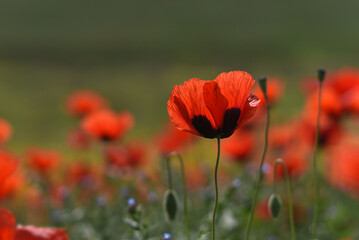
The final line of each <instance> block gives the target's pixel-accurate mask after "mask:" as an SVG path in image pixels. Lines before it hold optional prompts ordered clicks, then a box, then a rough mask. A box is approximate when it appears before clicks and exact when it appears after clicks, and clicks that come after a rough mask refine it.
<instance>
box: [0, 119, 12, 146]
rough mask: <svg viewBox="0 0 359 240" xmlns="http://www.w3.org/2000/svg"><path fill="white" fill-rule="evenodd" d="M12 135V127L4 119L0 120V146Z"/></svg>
mask: <svg viewBox="0 0 359 240" xmlns="http://www.w3.org/2000/svg"><path fill="white" fill-rule="evenodd" d="M11 135H12V127H11V125H10V123H8V122H7V121H6V120H5V119H2V118H0V144H4V143H6V142H7V141H8V140H9V138H10V137H11Z"/></svg>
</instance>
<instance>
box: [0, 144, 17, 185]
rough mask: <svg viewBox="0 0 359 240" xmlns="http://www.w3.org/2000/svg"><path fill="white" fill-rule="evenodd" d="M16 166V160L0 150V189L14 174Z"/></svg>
mask: <svg viewBox="0 0 359 240" xmlns="http://www.w3.org/2000/svg"><path fill="white" fill-rule="evenodd" d="M17 166H18V160H17V158H16V157H15V156H13V155H12V154H10V153H8V152H7V151H4V150H0V189H1V188H2V187H3V184H4V182H5V180H7V178H8V177H9V176H10V175H11V174H13V173H14V171H15V170H16V168H17Z"/></svg>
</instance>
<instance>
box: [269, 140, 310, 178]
mask: <svg viewBox="0 0 359 240" xmlns="http://www.w3.org/2000/svg"><path fill="white" fill-rule="evenodd" d="M308 157H309V154H308V152H305V151H303V150H301V149H299V148H298V149H296V148H293V147H292V148H291V149H287V150H286V151H285V152H284V153H283V155H281V158H282V159H283V161H284V163H285V165H286V167H287V171H288V174H289V177H300V176H302V175H303V174H304V173H305V172H306V171H307V169H308V164H309V159H308ZM273 167H274V166H272V169H271V171H269V172H268V174H269V176H270V179H271V180H272V179H273V177H272V176H273V171H274V169H273ZM276 171H277V174H276V176H277V179H276V180H278V179H279V180H281V179H284V177H285V175H284V169H283V167H282V165H281V164H278V165H277V167H276Z"/></svg>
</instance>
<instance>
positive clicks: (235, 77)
mask: <svg viewBox="0 0 359 240" xmlns="http://www.w3.org/2000/svg"><path fill="white" fill-rule="evenodd" d="M214 81H215V82H217V83H218V86H219V87H220V89H221V92H222V94H223V95H224V96H225V97H226V98H227V100H228V108H234V107H235V108H239V109H241V110H242V112H244V111H243V109H242V108H243V106H244V104H245V102H246V99H247V96H248V94H249V92H250V90H251V88H252V87H253V85H254V82H255V81H254V80H253V77H252V76H251V75H250V74H249V73H246V72H243V71H233V72H228V73H221V74H220V75H218V76H217V77H216V79H215V80H214Z"/></svg>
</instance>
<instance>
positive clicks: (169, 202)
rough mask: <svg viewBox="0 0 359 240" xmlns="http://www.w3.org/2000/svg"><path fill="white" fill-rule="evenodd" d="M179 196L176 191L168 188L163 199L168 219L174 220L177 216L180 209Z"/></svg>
mask: <svg viewBox="0 0 359 240" xmlns="http://www.w3.org/2000/svg"><path fill="white" fill-rule="evenodd" d="M177 199H178V197H177V194H176V192H175V191H173V190H167V192H166V193H165V197H164V199H163V208H164V211H165V214H166V218H167V220H168V221H173V220H175V218H176V214H177V209H178V200H177Z"/></svg>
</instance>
